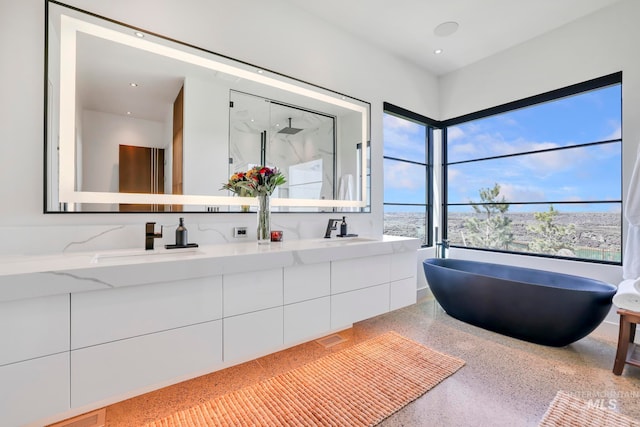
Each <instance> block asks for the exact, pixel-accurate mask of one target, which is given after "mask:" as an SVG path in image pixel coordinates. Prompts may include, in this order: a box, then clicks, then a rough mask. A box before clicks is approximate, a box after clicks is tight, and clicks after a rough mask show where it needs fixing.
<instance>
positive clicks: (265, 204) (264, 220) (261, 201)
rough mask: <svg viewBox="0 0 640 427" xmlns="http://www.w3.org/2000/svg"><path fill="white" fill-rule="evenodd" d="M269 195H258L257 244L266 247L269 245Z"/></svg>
mask: <svg viewBox="0 0 640 427" xmlns="http://www.w3.org/2000/svg"><path fill="white" fill-rule="evenodd" d="M269 197H270V196H269V195H268V194H259V195H258V244H259V245H268V244H269V243H271V208H270V206H269V202H270V200H269Z"/></svg>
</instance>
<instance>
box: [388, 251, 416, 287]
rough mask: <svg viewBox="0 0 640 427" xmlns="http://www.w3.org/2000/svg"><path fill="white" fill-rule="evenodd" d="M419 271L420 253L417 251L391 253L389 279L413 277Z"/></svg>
mask: <svg viewBox="0 0 640 427" xmlns="http://www.w3.org/2000/svg"><path fill="white" fill-rule="evenodd" d="M417 271H418V253H417V252H416V251H411V252H400V253H396V254H393V255H391V270H390V277H389V280H400V279H406V278H409V277H413V278H414V279H415V277H416V274H417Z"/></svg>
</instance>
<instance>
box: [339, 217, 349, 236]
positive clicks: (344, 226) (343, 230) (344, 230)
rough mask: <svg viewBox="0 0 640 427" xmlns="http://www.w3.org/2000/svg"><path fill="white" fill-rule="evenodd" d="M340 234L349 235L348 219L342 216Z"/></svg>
mask: <svg viewBox="0 0 640 427" xmlns="http://www.w3.org/2000/svg"><path fill="white" fill-rule="evenodd" d="M340 235H341V236H342V237H345V236H346V235H347V221H346V220H345V217H342V222H341V223H340Z"/></svg>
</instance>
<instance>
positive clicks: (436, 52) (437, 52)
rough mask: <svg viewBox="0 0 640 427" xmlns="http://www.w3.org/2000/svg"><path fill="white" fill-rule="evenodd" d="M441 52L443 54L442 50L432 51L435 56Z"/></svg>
mask: <svg viewBox="0 0 640 427" xmlns="http://www.w3.org/2000/svg"><path fill="white" fill-rule="evenodd" d="M442 52H444V51H443V50H442V49H436V50H434V51H433V53H435V54H436V55H440V54H441V53H442Z"/></svg>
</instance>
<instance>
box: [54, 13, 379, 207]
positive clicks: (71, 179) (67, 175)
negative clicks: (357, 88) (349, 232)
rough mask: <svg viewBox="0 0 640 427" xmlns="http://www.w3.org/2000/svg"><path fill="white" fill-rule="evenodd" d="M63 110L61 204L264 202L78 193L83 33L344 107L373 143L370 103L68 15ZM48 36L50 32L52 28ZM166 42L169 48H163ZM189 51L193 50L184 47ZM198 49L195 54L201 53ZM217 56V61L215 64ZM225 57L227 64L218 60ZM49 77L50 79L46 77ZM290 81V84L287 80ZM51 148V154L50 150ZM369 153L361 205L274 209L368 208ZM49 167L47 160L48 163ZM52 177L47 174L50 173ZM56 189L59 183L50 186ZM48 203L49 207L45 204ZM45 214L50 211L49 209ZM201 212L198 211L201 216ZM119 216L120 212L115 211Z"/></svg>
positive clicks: (63, 27)
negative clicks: (355, 115) (359, 121)
mask: <svg viewBox="0 0 640 427" xmlns="http://www.w3.org/2000/svg"><path fill="white" fill-rule="evenodd" d="M49 3H51V4H55V5H58V6H60V7H63V8H65V9H69V8H70V9H71V10H75V9H74V8H72V7H70V6H68V5H64V4H60V3H57V2H54V1H50V2H49ZM78 12H81V13H83V14H87V15H88V16H92V17H96V18H98V19H101V20H103V19H105V18H102V17H97V16H95V15H92V14H90V13H88V12H84V11H79V10H78ZM60 19H61V22H60V105H59V110H60V111H59V114H60V115H59V120H60V122H59V126H60V128H59V138H60V139H59V153H58V156H59V168H58V174H59V177H58V186H59V188H58V190H59V193H58V198H59V202H60V203H67V204H73V203H109V204H113V203H137V204H158V205H206V206H212V205H229V206H241V205H254V206H257V204H258V201H257V199H256V198H254V197H230V196H205V195H177V194H146V193H114V192H90V191H77V190H76V188H75V155H76V153H75V128H76V68H75V64H76V36H77V34H78V33H79V32H82V33H86V34H89V35H92V36H95V37H100V38H103V39H106V40H110V41H113V42H116V43H121V44H125V45H128V46H131V47H135V48H138V49H141V50H145V51H148V52H151V53H156V54H159V55H164V56H167V57H170V58H173V59H177V60H181V61H184V62H187V63H190V64H194V65H198V66H201V67H205V68H208V69H211V70H213V71H217V72H222V73H226V74H231V75H235V76H237V77H239V78H242V79H246V80H249V81H252V82H256V83H261V84H264V85H268V86H270V87H274V88H278V89H281V90H285V91H288V92H290V93H292V94H296V95H300V96H305V97H308V98H312V99H315V100H317V101H322V102H326V103H329V104H333V105H336V106H339V107H343V108H346V109H349V110H352V111H355V112H358V113H360V114H361V115H362V129H361V131H362V135H363V141H366V142H367V144H370V139H369V113H370V109H369V104H368V103H366V102H364V101H359V100H358V101H359V102H361V104H358V103H355V102H350V101H349V98H348V97H346V96H344V95H341V94H338V93H335V92H332V91H329V90H327V89H324V88H320V87H318V86H315V85H311V84H309V83H305V82H302V81H299V80H295V79H293V78H290V77H286V76H283V75H280V74H278V73H275V72H270V71H267V70H265V69H262V68H257V67H255V66H253V65H250V64H246V63H241V62H239V61H236V60H232V59H230V58H229V59H226V58H224V59H226V62H228V63H225V62H221V60H222V59H223V58H222V57H220V56H219V55H217V54H215V53H213V52H210V51H207V50H204V49H200V48H195V49H198V50H199V51H201V52H202V54H204V55H206V56H207V57H204V56H202V54H201V55H198V54H196V53H192V52H187V51H185V50H180V49H177V48H175V47H173V46H169V45H168V44H179V42H176V41H173V40H169V39H166V38H164V37H162V36H158V35H156V34H153V33H149V32H145V31H143V30H139V29H135V28H132V27H129V26H127V25H125V24H121V23H115V22H114V21H109V20H106V21H108V22H109V23H113V24H114V26H117V27H123V28H126V30H127V32H126V33H125V32H123V31H118V30H116V29H112V28H107V27H105V26H102V25H97V24H94V23H91V22H87V21H84V20H81V19H78V18H75V17H72V16H69V15H66V14H64V13H61V14H60ZM46 31H48V28H47V29H46ZM140 31H142V32H143V33H144V34H145V35H148V36H150V37H149V38H153V39H154V41H151V40H148V39H147V38H146V37H145V38H141V37H139V36H137V35H136V34H135V32H140ZM159 42H164V43H168V44H162V43H159ZM184 47H191V46H188V45H184ZM195 49H194V50H195ZM214 57H215V59H214ZM218 58H221V60H218ZM45 77H46V76H45ZM285 79H286V80H285ZM47 149H50V147H48V148H47ZM367 153H368V150H361V159H360V162H361V168H362V169H363V173H361V182H360V186H361V190H360V195H361V199H360V200H355V201H354V200H327V199H325V200H316V199H287V198H275V197H274V198H273V199H272V201H271V204H272V206H294V207H328V208H366V207H367V204H368V189H367V174H366V173H364V171H365V170H366V168H367V164H368V162H367V161H368V155H367ZM45 162H46V159H45ZM45 175H46V174H45ZM48 185H53V183H48ZM45 203H46V202H45ZM45 212H50V211H48V210H47V207H46V205H45ZM195 212H198V211H195ZM114 213H115V212H114Z"/></svg>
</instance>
